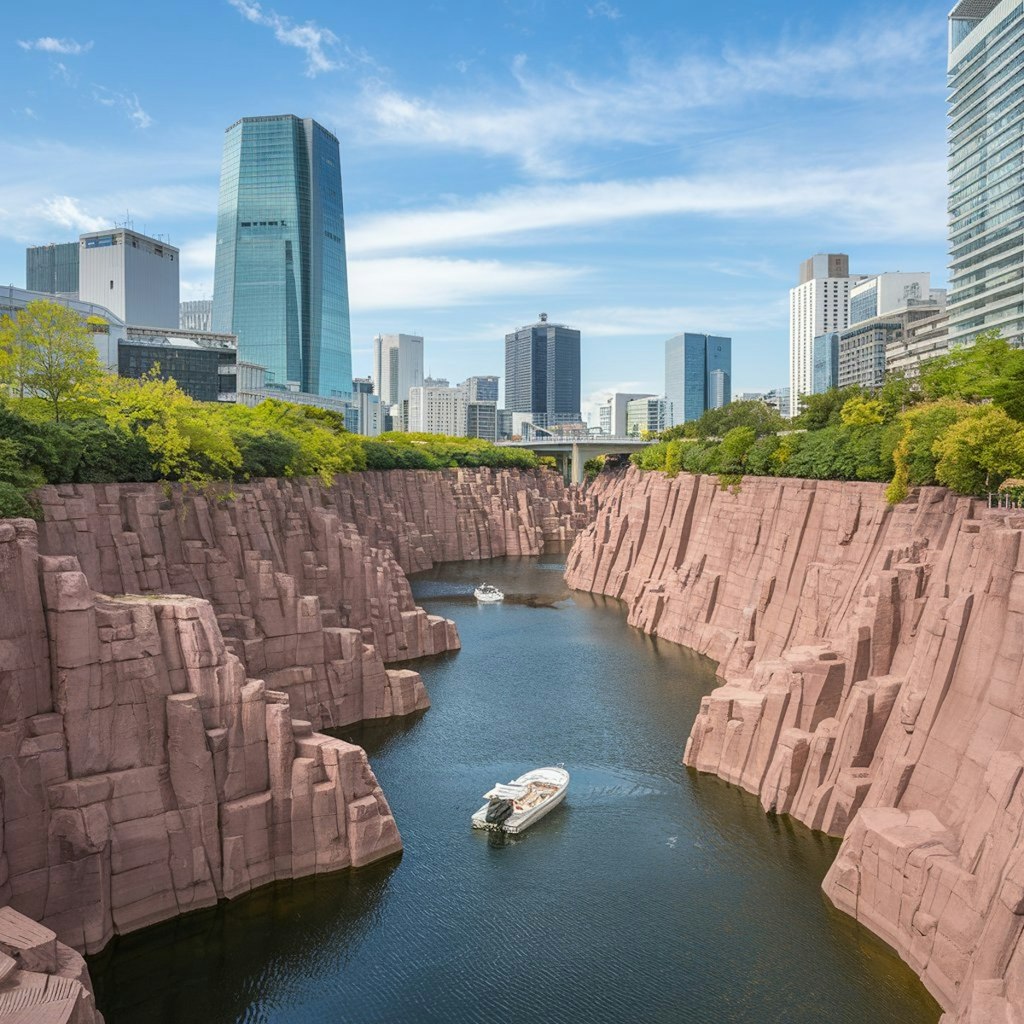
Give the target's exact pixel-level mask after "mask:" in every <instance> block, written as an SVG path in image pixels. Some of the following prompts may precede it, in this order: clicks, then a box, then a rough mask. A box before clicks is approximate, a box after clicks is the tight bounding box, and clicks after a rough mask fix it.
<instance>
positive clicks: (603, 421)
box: [597, 392, 654, 437]
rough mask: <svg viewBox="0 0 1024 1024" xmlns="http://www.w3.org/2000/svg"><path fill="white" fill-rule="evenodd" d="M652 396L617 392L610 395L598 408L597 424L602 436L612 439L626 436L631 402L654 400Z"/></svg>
mask: <svg viewBox="0 0 1024 1024" xmlns="http://www.w3.org/2000/svg"><path fill="white" fill-rule="evenodd" d="M653 397H654V395H650V394H623V393H620V392H616V393H615V394H613V395H609V397H608V401H607V402H605V404H604V405H601V406H598V409H597V422H598V425H599V426H600V428H601V433H602V434H609V435H611V436H612V437H625V436H626V410H627V407H628V406H629V403H630V402H635V401H636V400H637V399H640V398H653Z"/></svg>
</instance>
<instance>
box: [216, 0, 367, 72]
mask: <svg viewBox="0 0 1024 1024" xmlns="http://www.w3.org/2000/svg"><path fill="white" fill-rule="evenodd" d="M228 3H229V4H231V6H232V7H234V9H235V10H236V11H238V12H239V13H240V14H241V15H242V17H244V18H245V19H246V20H247V21H251V22H252V23H253V24H254V25H263V26H264V27H265V28H270V29H273V30H274V37H275V38H276V39H277V41H278V42H279V43H281V44H283V45H284V46H294V47H296V48H297V49H299V50H302V51H303V52H304V53H305V55H306V75H307V76H308V77H309V78H315V77H316V76H317V75H319V74H321V73H322V72H325V71H337V70H339V69H340V68H344V67H347V66H348V64H349V63H350V62H351V61H353V60H354V61H365V62H370V61H369V58H368V57H366V55H365V54H357V53H355V52H354V51H352V50H350V49H349V48H348V47H347V46H344V45H343V43H342V41H341V40H340V39H339V38H338V36H336V35H335V34H334V33H333V32H332V31H331V30H330V29H329V28H325V27H323V26H322V25H318V24H317V23H316V22H315V21H306V22H303V23H301V24H297V23H295V22H293V21H292V20H291V18H287V17H285V16H284V15H283V14H278V13H277V11H274V10H271V9H270V8H264V7H263V6H262V5H261V4H259V3H256V2H254V0H228ZM339 50H341V51H342V52H343V53H344V55H345V58H347V59H342V57H341V56H339V53H338V51H339ZM370 63H372V62H370Z"/></svg>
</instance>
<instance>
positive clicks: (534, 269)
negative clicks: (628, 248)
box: [183, 256, 586, 312]
mask: <svg viewBox="0 0 1024 1024" xmlns="http://www.w3.org/2000/svg"><path fill="white" fill-rule="evenodd" d="M183 258H184V257H183ZM585 273H586V268H584V267H572V266H562V265H555V264H550V263H509V262H505V261H501V260H468V259H444V258H436V259H435V258H425V257H424V258H417V257H411V256H410V257H396V258H394V259H365V260H360V259H353V260H352V261H351V262H350V263H349V294H350V296H351V301H352V308H353V310H355V311H358V312H363V311H371V310H373V311H376V310H392V309H444V308H446V307H452V306H472V305H479V304H482V303H485V302H490V301H492V300H494V299H496V298H500V297H502V296H513V295H521V294H524V293H529V292H535V291H537V290H541V289H550V288H558V287H564V286H566V285H568V284H569V283H571V282H572V281H574V280H577V279H578V278H580V277H581V276H582V275H584V274H585Z"/></svg>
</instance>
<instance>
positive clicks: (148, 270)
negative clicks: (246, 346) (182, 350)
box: [78, 228, 231, 334]
mask: <svg viewBox="0 0 1024 1024" xmlns="http://www.w3.org/2000/svg"><path fill="white" fill-rule="evenodd" d="M179 268H180V263H179V260H178V250H177V249H176V248H175V247H174V246H173V245H168V244H167V243H166V242H163V241H161V240H160V239H159V238H150V237H149V236H148V235H143V234H140V233H139V232H138V231H130V230H128V229H127V228H115V229H113V230H111V231H91V232H89V233H88V234H85V235H82V236H81V237H80V238H79V240H78V297H79V298H80V299H81V300H82V301H83V302H95V303H97V304H98V305H100V306H106V307H107V309H109V310H110V311H111V312H113V313H116V314H117V316H119V317H120V318H121V319H122V320H123V321H124V322H125V323H126V324H131V325H133V326H137V327H170V328H172V329H176V328H177V327H178V316H179V310H178V306H179V302H178V299H179V297H180V289H179V276H180V275H179ZM223 333H226V334H230V333H231V332H230V330H228V331H225V332H223Z"/></svg>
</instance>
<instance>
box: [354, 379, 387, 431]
mask: <svg viewBox="0 0 1024 1024" xmlns="http://www.w3.org/2000/svg"><path fill="white" fill-rule="evenodd" d="M352 405H353V407H354V408H355V409H356V411H357V413H358V416H357V421H356V425H355V428H354V431H353V432H354V433H356V434H362V435H363V436H364V437H377V435H378V434H380V433H381V429H382V426H383V424H382V420H381V404H380V396H379V395H375V394H374V393H373V379H372V378H370V377H353V378H352Z"/></svg>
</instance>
